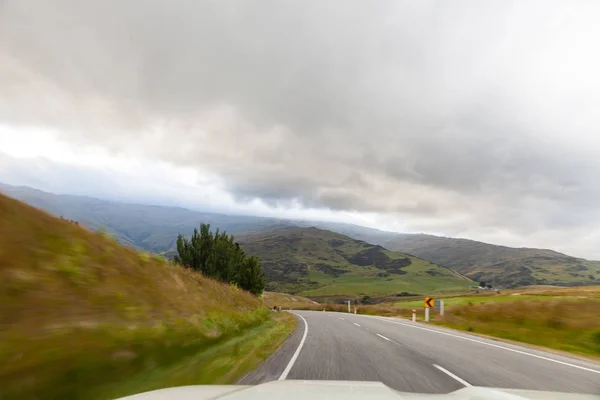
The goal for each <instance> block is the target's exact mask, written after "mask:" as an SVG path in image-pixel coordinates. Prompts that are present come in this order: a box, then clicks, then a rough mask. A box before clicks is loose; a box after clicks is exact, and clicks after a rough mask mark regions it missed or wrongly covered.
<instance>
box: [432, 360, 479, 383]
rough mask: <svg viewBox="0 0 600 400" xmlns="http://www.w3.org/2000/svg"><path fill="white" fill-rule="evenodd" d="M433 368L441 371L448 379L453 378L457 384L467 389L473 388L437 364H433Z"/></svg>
mask: <svg viewBox="0 0 600 400" xmlns="http://www.w3.org/2000/svg"><path fill="white" fill-rule="evenodd" d="M433 366H434V367H436V368H437V369H439V370H440V371H442V372H443V373H445V374H446V375H448V376H449V377H450V378H454V379H455V380H457V381H458V382H460V383H462V384H463V385H465V386H467V387H469V386H473V385H471V384H470V383H469V382H467V381H465V380H464V379H461V378H459V377H458V376H456V375H454V374H453V373H452V372H450V371H448V370H447V369H446V368H443V367H440V366H439V365H437V364H433Z"/></svg>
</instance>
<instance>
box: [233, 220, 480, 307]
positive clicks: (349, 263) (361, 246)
mask: <svg viewBox="0 0 600 400" xmlns="http://www.w3.org/2000/svg"><path fill="white" fill-rule="evenodd" d="M237 239H238V241H239V243H240V245H241V246H242V247H243V249H244V250H245V251H246V252H247V253H249V254H252V255H256V256H258V257H259V258H260V260H261V262H262V265H263V268H264V270H265V275H266V277H267V282H268V283H267V290H270V291H278V292H287V293H293V294H301V295H303V296H309V297H312V298H315V297H323V296H325V297H328V296H336V295H337V296H341V295H346V296H348V295H369V296H371V295H376V296H379V295H389V294H393V293H401V292H407V293H417V294H433V293H442V292H443V293H451V292H464V291H465V290H466V289H467V288H468V287H470V286H473V282H472V281H471V280H469V279H467V278H465V277H463V276H461V275H460V274H457V273H456V272H455V271H452V270H450V269H447V268H443V267H440V266H438V265H435V264H432V263H430V262H428V261H425V260H422V259H420V258H417V257H414V256H409V255H407V254H403V253H398V252H393V251H389V250H387V249H385V248H383V247H381V246H378V245H372V244H369V243H366V242H364V241H361V240H356V239H352V238H350V237H348V236H344V235H340V234H338V233H334V232H331V231H327V230H322V229H318V228H314V227H313V228H302V227H280V228H276V229H274V230H271V231H265V232H261V233H258V234H251V235H244V236H239V237H238V238H237Z"/></svg>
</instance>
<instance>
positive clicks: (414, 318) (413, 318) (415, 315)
mask: <svg viewBox="0 0 600 400" xmlns="http://www.w3.org/2000/svg"><path fill="white" fill-rule="evenodd" d="M412 321H413V322H417V310H413V316H412Z"/></svg>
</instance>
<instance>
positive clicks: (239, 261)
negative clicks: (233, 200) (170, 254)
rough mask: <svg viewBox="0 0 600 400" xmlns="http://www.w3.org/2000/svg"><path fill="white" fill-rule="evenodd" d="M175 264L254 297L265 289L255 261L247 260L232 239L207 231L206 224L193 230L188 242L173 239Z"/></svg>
mask: <svg viewBox="0 0 600 400" xmlns="http://www.w3.org/2000/svg"><path fill="white" fill-rule="evenodd" d="M174 260H175V262H176V263H179V264H181V265H183V266H184V267H186V268H191V269H193V270H195V271H198V272H202V273H203V274H204V275H205V276H208V277H211V278H213V279H217V280H219V281H222V282H226V283H229V284H232V285H236V286H238V287H239V288H241V289H244V290H247V291H249V292H250V293H252V294H254V295H256V296H258V295H259V294H261V293H262V292H263V290H264V288H265V274H264V272H263V269H262V265H261V264H260V262H259V261H258V258H257V257H252V256H247V255H246V254H244V251H243V250H242V249H241V247H240V245H239V244H238V243H236V242H235V241H234V238H233V236H229V235H227V233H226V232H223V233H220V232H219V230H218V229H217V231H216V232H215V233H213V232H211V231H210V225H209V224H201V225H200V231H198V229H194V233H193V235H192V237H191V238H190V239H186V238H184V237H183V236H182V235H179V236H178V237H177V255H175V257H174Z"/></svg>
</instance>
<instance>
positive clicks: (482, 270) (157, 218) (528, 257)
mask: <svg viewBox="0 0 600 400" xmlns="http://www.w3.org/2000/svg"><path fill="white" fill-rule="evenodd" d="M0 191H3V192H5V193H7V194H9V195H10V196H12V197H15V198H17V199H19V200H22V201H24V202H27V203H29V204H31V205H34V206H35V207H39V208H41V209H43V210H45V211H47V212H50V213H51V214H54V215H56V216H60V215H63V216H64V217H65V218H68V219H73V220H77V221H79V222H81V223H82V224H83V225H84V226H87V227H90V228H91V229H94V230H101V229H106V230H107V231H108V232H109V233H111V234H112V235H114V236H115V237H116V238H117V240H118V241H119V243H121V244H124V245H126V246H129V247H132V248H137V249H144V250H147V251H151V252H155V253H164V252H168V251H172V250H173V248H174V242H175V238H176V237H177V235H178V234H179V233H186V232H190V233H191V232H192V230H193V228H196V227H198V225H199V224H200V223H202V222H204V223H210V224H211V225H212V226H213V227H218V228H220V229H221V230H225V231H227V232H228V233H232V234H235V235H236V236H239V235H248V234H250V233H260V232H265V231H269V230H273V229H275V228H285V227H293V226H300V227H310V226H315V227H318V228H321V229H326V230H330V231H334V232H337V233H341V234H343V235H347V236H349V237H352V238H354V239H359V240H363V241H365V242H367V243H373V244H378V245H380V246H383V247H385V248H387V249H390V250H393V251H400V252H404V253H407V254H412V255H414V256H416V257H419V258H422V259H425V260H428V261H430V262H432V263H436V264H438V265H440V266H444V267H447V268H451V269H454V270H456V271H459V272H460V273H462V274H464V275H466V276H468V277H469V278H471V279H473V280H475V281H480V280H483V281H486V282H490V283H491V282H492V281H493V282H494V283H495V284H496V285H500V286H505V287H515V286H521V285H535V284H542V285H543V284H554V285H582V284H583V285H594V284H599V283H600V262H597V261H588V260H584V259H581V258H576V257H571V256H568V255H565V254H562V253H558V252H555V251H552V250H541V249H529V248H511V247H505V246H497V245H493V244H488V243H482V242H476V241H472V240H466V239H455V238H445V237H439V236H432V235H422V234H400V233H393V232H385V231H380V230H377V229H372V228H366V227H362V226H357V225H352V224H344V223H334V222H309V221H297V220H281V219H276V218H262V217H249V216H240V215H224V214H215V213H207V212H199V211H193V210H187V209H183V208H176V207H162V206H148V205H140V204H127V203H119V202H111V201H106V200H99V199H94V198H89V197H81V196H66V195H55V194H51V193H46V192H42V191H40V190H36V189H32V188H28V187H17V186H10V185H4V184H1V183H0Z"/></svg>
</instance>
